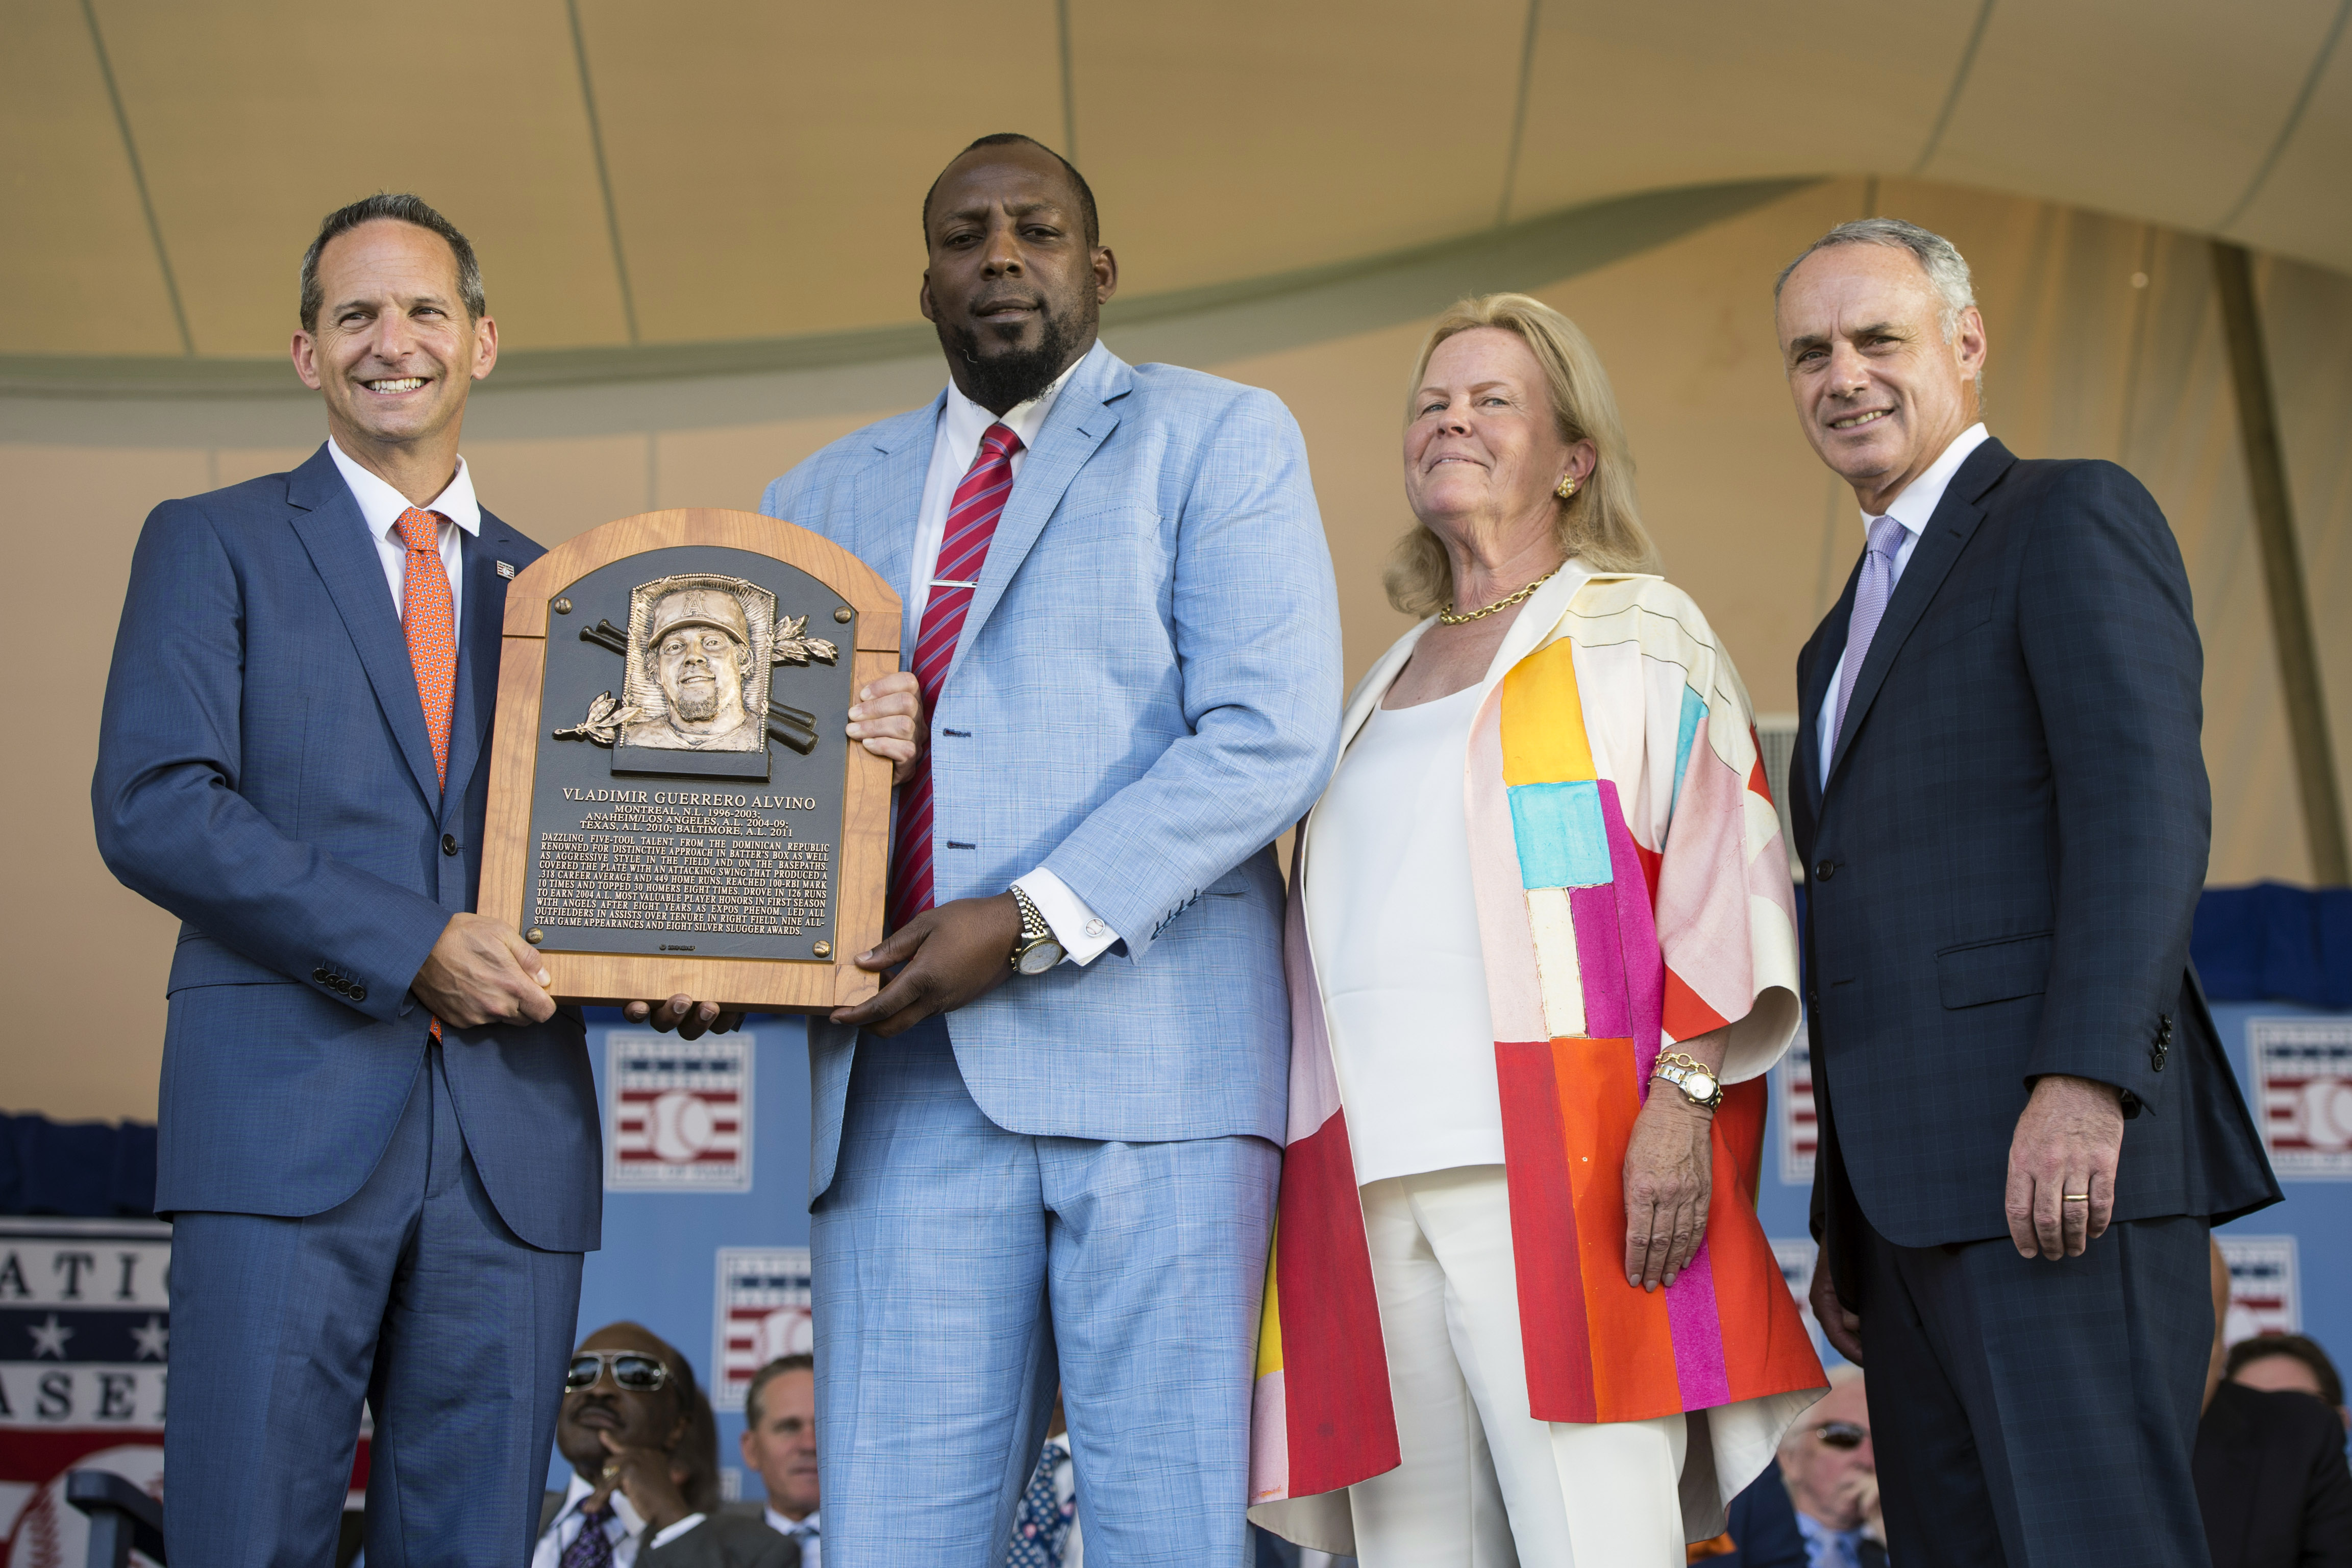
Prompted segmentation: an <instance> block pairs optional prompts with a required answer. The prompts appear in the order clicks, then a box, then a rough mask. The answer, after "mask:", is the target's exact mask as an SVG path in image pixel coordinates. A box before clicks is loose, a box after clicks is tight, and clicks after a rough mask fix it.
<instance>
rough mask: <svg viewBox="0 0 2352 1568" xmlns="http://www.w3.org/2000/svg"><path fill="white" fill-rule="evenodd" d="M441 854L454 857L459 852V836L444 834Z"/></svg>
mask: <svg viewBox="0 0 2352 1568" xmlns="http://www.w3.org/2000/svg"><path fill="white" fill-rule="evenodd" d="M441 852H442V853H443V854H445V855H454V854H456V853H457V834H455V833H444V834H442V835H441Z"/></svg>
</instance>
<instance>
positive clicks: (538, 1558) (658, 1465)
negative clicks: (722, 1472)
mask: <svg viewBox="0 0 2352 1568" xmlns="http://www.w3.org/2000/svg"><path fill="white" fill-rule="evenodd" d="M555 1446H556V1448H557V1449H558V1451H560V1452H561V1453H562V1455H563V1457H564V1458H567V1459H569V1460H571V1461H572V1484H571V1486H570V1487H569V1488H568V1489H566V1490H564V1491H562V1492H561V1493H557V1492H550V1493H549V1494H548V1498H547V1507H546V1509H545V1510H544V1511H543V1513H542V1517H541V1525H540V1532H539V1543H538V1545H537V1546H536V1547H535V1548H534V1549H533V1550H532V1552H531V1559H530V1561H531V1568H797V1565H798V1563H800V1550H799V1548H797V1547H795V1546H794V1545H793V1543H792V1542H790V1541H788V1540H786V1539H785V1538H784V1537H783V1536H781V1535H778V1534H777V1533H776V1532H775V1531H772V1530H770V1529H768V1528H767V1526H766V1525H764V1524H762V1523H761V1522H760V1521H757V1520H750V1519H740V1518H737V1517H735V1516H734V1515H731V1514H723V1513H720V1512H719V1428H718V1425H717V1423H716V1422H715V1421H713V1420H712V1418H711V1414H710V1403H709V1400H707V1399H705V1398H704V1397H703V1396H702V1392H701V1390H700V1389H698V1388H697V1387H696V1386H695V1383H694V1369H693V1368H692V1367H690V1366H688V1364H687V1361H686V1358H685V1357H684V1356H682V1355H680V1354H678V1353H677V1351H676V1350H675V1349H674V1348H672V1347H671V1346H670V1345H668V1344H667V1343H664V1342H663V1341H662V1340H660V1339H658V1338H656V1336H655V1335H654V1334H652V1333H649V1332H647V1331H646V1330H645V1329H643V1328H640V1327H638V1326H637V1325H636V1324H635V1323H627V1322H623V1323H612V1324H608V1325H607V1326H605V1327H604V1328H601V1329H598V1330H597V1331H596V1332H595V1333H593V1334H590V1335H589V1336H588V1337H587V1338H586V1339H585V1340H583V1341H582V1342H581V1343H580V1348H579V1349H578V1350H577V1351H575V1352H573V1353H572V1365H571V1369H570V1371H569V1374H568V1375H566V1376H565V1378H564V1380H563V1407H562V1411H561V1413H559V1414H558V1416H556V1422H555Z"/></svg>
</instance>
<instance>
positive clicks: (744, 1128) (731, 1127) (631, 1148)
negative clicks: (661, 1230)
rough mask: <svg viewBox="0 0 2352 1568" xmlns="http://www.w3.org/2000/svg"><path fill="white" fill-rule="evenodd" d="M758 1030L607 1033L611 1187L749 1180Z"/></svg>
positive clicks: (730, 1184) (723, 1187)
mask: <svg viewBox="0 0 2352 1568" xmlns="http://www.w3.org/2000/svg"><path fill="white" fill-rule="evenodd" d="M751 1054H752V1053H751V1038H750V1037H749V1036H747V1035H727V1036H718V1037H711V1036H706V1037H704V1038H703V1039H701V1040H679V1039H678V1038H677V1037H676V1036H675V1035H664V1034H655V1033H653V1032H652V1031H651V1030H647V1031H646V1032H643V1033H637V1032H634V1031H631V1030H611V1031H610V1032H608V1033H607V1034H606V1035H605V1037H604V1121H605V1125H606V1126H607V1127H609V1128H610V1129H611V1135H610V1136H609V1137H607V1138H606V1140H605V1143H604V1190H605V1191H607V1192H749V1191H751Z"/></svg>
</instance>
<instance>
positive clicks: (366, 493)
mask: <svg viewBox="0 0 2352 1568" xmlns="http://www.w3.org/2000/svg"><path fill="white" fill-rule="evenodd" d="M327 455H329V456H331V457H332V458H333V459H334V460H335V466H336V468H337V469H339V470H340V471H341V474H342V476H343V483H344V485H345V486H348V487H349V488H350V490H351V492H352V500H354V501H357V502H358V503H359V504H360V516H361V517H364V518H365V519H367V526H368V537H369V538H373V539H374V540H375V553H376V556H377V559H380V560H382V561H383V575H384V580H386V581H387V582H389V583H391V584H392V613H393V615H394V617H395V618H397V617H398V616H399V615H400V613H401V600H402V594H401V588H402V585H403V584H404V583H405V582H406V581H407V580H408V541H407V540H406V539H404V538H401V537H400V514H401V513H403V512H404V511H406V510H408V507H409V500H408V497H405V496H404V495H402V494H401V493H400V492H399V491H397V490H395V489H394V488H393V487H392V486H389V485H387V484H385V483H384V482H383V480H382V479H379V478H377V477H376V476H374V475H373V474H371V473H369V472H368V471H367V470H366V469H364V468H362V467H361V466H360V465H358V464H356V463H354V462H352V460H351V459H350V458H349V457H346V456H344V455H343V449H342V448H341V447H340V446H338V445H336V444H335V443H334V441H333V439H332V438H330V439H329V440H328V442H327ZM424 509H425V510H426V511H428V512H438V513H440V514H441V516H442V517H444V518H446V521H445V522H443V523H442V525H441V565H442V568H443V569H444V570H446V571H447V572H448V574H449V609H450V612H451V614H450V620H451V622H452V623H453V624H455V625H458V626H463V625H464V624H465V623H466V618H465V614H464V611H465V604H466V601H465V599H464V597H463V596H464V593H465V579H466V552H465V550H464V549H463V548H462V547H461V546H460V545H459V543H458V540H457V530H458V529H459V528H463V529H465V530H466V531H467V533H469V534H473V535H476V536H477V537H478V536H479V535H480V534H481V531H482V507H481V503H480V502H478V501H477V500H475V499H474V478H473V476H472V475H470V474H468V473H467V472H466V460H465V459H464V458H463V457H460V458H458V459H457V477H456V478H454V479H452V480H450V481H449V483H448V484H447V485H446V486H444V487H443V489H442V491H441V493H440V494H439V495H437V496H436V497H433V499H432V501H431V502H430V503H429V504H427V505H426V506H425V508H424Z"/></svg>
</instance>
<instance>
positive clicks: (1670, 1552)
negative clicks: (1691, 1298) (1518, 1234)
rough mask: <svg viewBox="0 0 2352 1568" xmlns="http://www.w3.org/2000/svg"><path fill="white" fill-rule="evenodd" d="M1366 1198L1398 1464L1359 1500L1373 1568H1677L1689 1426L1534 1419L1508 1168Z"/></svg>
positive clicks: (1359, 1546) (1477, 1170)
mask: <svg viewBox="0 0 2352 1568" xmlns="http://www.w3.org/2000/svg"><path fill="white" fill-rule="evenodd" d="M1362 1190H1363V1200H1364V1223H1365V1228H1366V1229H1367V1231H1368V1233H1369V1236H1370V1243H1371V1257H1372V1284H1373V1288H1374V1289H1375V1291H1377V1292H1378V1294H1379V1297H1380V1306H1381V1334H1382V1335H1383V1336H1384V1337H1385V1338H1386V1340H1387V1342H1388V1358H1389V1386H1390V1389H1391V1392H1392V1394H1393V1396H1394V1397H1395V1400H1396V1418H1397V1438H1398V1442H1399V1444H1400V1445H1401V1447H1402V1450H1403V1463H1402V1464H1401V1465H1399V1466H1398V1467H1397V1468H1396V1469H1393V1470H1391V1471H1389V1472H1388V1473H1387V1474H1386V1475H1381V1476H1375V1477H1374V1478H1372V1479H1370V1480H1368V1481H1364V1482H1361V1483H1360V1484H1358V1485H1356V1486H1353V1487H1350V1488H1349V1489H1348V1500H1349V1511H1350V1512H1351V1513H1352V1514H1353V1516H1354V1519H1355V1527H1356V1555H1357V1558H1358V1560H1359V1561H1360V1563H1362V1564H1363V1568H1517V1565H1518V1564H1520V1563H1525V1564H1527V1565H1528V1568H1681V1565H1682V1563H1683V1562H1684V1552H1683V1515H1682V1504H1681V1502H1680V1500H1679V1498H1678V1495H1677V1485H1678V1482H1679V1479H1680V1477H1681V1475H1682V1467H1683V1445H1684V1438H1685V1431H1684V1420H1683V1417H1682V1416H1662V1417H1660V1418H1659V1419H1657V1420H1654V1421H1622V1422H1611V1423H1607V1424H1604V1425H1600V1426H1579V1425H1575V1424H1572V1423H1569V1422H1563V1421H1538V1420H1536V1419H1535V1418H1534V1417H1532V1416H1529V1415H1528V1379H1527V1368H1526V1361H1525V1357H1524V1355H1523V1354H1522V1352H1521V1349H1520V1345H1519V1288H1518V1275H1517V1270H1516V1269H1515V1268H1514V1267H1513V1264H1512V1258H1511V1210H1510V1200H1509V1194H1508V1189H1507V1187H1506V1186H1505V1183H1504V1177H1503V1167H1502V1166H1458V1167H1456V1168H1454V1169H1451V1170H1441V1171H1430V1172H1427V1173H1426V1174H1423V1175H1420V1176H1394V1177H1391V1178H1389V1179H1387V1180H1384V1181H1376V1182H1372V1183H1370V1184H1369V1185H1367V1186H1365V1187H1364V1188H1363V1189H1362Z"/></svg>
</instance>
